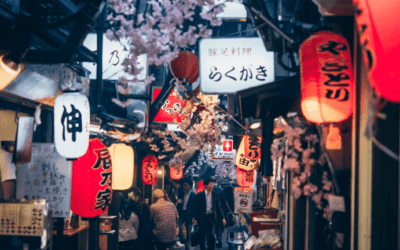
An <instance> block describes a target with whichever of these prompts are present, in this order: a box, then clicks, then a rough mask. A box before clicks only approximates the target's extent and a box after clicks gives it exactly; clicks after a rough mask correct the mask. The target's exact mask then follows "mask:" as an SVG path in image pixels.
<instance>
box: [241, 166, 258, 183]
mask: <svg viewBox="0 0 400 250" xmlns="http://www.w3.org/2000/svg"><path fill="white" fill-rule="evenodd" d="M236 168H237V172H236V176H237V183H238V184H239V186H242V187H250V186H252V185H253V184H254V181H255V175H254V172H255V171H254V170H244V169H241V168H240V167H236Z"/></svg>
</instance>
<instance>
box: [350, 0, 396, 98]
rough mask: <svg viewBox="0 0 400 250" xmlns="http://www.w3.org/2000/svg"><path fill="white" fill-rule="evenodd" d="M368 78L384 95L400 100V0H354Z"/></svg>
mask: <svg viewBox="0 0 400 250" xmlns="http://www.w3.org/2000/svg"><path fill="white" fill-rule="evenodd" d="M353 3H354V5H355V6H356V8H357V11H356V12H355V13H356V14H355V17H356V21H357V27H358V32H359V37H360V44H361V46H360V47H361V48H362V49H363V54H364V62H365V64H366V67H367V68H368V71H369V73H368V79H369V82H370V83H371V85H372V87H373V88H374V89H375V90H376V92H378V93H379V94H380V95H381V96H382V97H383V98H385V99H386V100H388V101H391V102H400V84H398V79H399V77H400V71H399V69H398V60H399V57H400V39H399V38H398V29H399V27H400V21H399V19H398V16H399V15H400V2H399V1H384V2H382V1H371V0H353Z"/></svg>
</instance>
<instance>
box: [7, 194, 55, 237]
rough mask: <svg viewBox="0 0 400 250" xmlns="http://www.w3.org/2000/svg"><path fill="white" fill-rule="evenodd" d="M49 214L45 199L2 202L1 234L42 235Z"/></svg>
mask: <svg viewBox="0 0 400 250" xmlns="http://www.w3.org/2000/svg"><path fill="white" fill-rule="evenodd" d="M45 216H47V207H46V201H45V200H43V199H42V200H29V201H26V202H21V203H0V235H25V236H41V235H42V234H43V225H44V220H45Z"/></svg>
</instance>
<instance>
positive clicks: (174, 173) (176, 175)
mask: <svg viewBox="0 0 400 250" xmlns="http://www.w3.org/2000/svg"><path fill="white" fill-rule="evenodd" d="M169 174H170V176H171V179H173V180H179V179H182V177H183V169H182V163H178V164H176V165H171V166H170V168H169Z"/></svg>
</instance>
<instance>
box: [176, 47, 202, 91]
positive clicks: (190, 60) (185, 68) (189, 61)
mask: <svg viewBox="0 0 400 250" xmlns="http://www.w3.org/2000/svg"><path fill="white" fill-rule="evenodd" d="M170 69H171V73H172V75H173V76H174V77H175V79H176V80H177V81H178V82H179V83H181V84H183V85H185V84H191V83H194V82H195V81H196V80H197V79H198V78H199V76H200V70H199V59H198V58H197V56H196V54H194V53H193V52H190V51H187V50H181V51H179V55H178V57H177V58H175V59H174V60H172V61H171V63H170Z"/></svg>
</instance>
